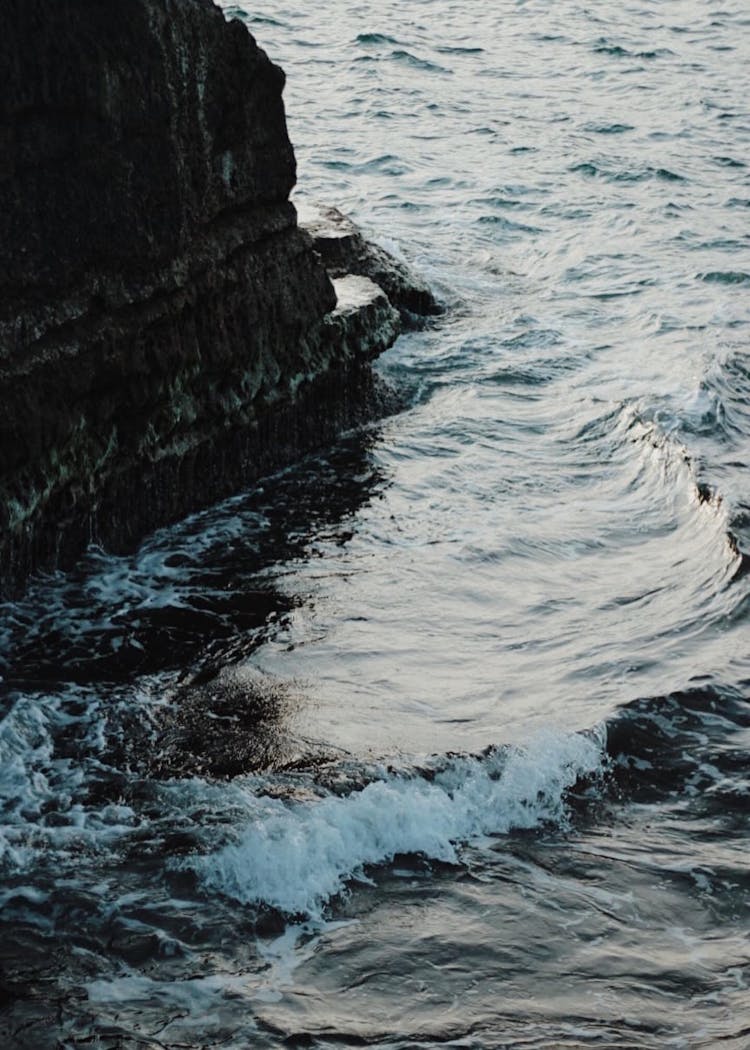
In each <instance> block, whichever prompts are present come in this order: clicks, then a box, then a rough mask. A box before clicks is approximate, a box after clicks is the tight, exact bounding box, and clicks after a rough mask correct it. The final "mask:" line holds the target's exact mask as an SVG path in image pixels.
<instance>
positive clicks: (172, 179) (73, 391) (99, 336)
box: [0, 0, 397, 593]
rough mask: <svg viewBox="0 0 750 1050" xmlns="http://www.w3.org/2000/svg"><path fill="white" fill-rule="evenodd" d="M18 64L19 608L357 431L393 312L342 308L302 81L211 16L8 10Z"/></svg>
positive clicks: (148, 2) (156, 1)
mask: <svg viewBox="0 0 750 1050" xmlns="http://www.w3.org/2000/svg"><path fill="white" fill-rule="evenodd" d="M0 68H1V69H3V71H4V77H3V91H2V93H0V593H3V592H5V593H8V592H10V591H12V590H13V589H15V588H17V587H18V586H19V585H21V584H22V583H23V581H24V579H25V577H26V576H27V575H28V573H29V572H30V571H32V570H34V569H35V568H39V567H52V566H56V565H65V564H67V563H69V562H70V561H71V560H72V559H73V558H74V557H75V555H76V554H77V553H79V552H80V550H81V549H82V548H83V547H84V546H85V545H86V543H88V542H90V541H92V540H93V541H98V542H101V543H103V544H105V545H107V546H109V547H111V548H113V549H115V550H118V549H123V548H126V547H128V546H129V545H131V544H132V543H133V542H134V541H135V540H136V539H137V538H138V537H140V536H141V535H142V534H143V533H144V532H145V531H146V530H148V529H150V528H152V527H154V526H156V525H159V524H162V523H164V522H166V521H169V520H173V519H175V518H176V517H178V516H179V515H181V514H184V513H185V512H187V511H189V510H191V509H194V508H195V507H197V506H201V505H205V504H206V503H208V502H210V501H211V500H214V499H216V498H218V497H221V496H223V495H226V494H228V493H229V492H231V491H232V490H233V489H235V488H237V487H238V486H239V485H241V484H243V483H246V482H247V481H248V480H251V479H252V478H253V477H256V476H258V475H259V474H261V473H263V472H264V471H267V470H269V469H273V468H274V467H277V466H279V465H281V464H283V463H284V462H286V461H288V460H289V459H290V458H292V457H293V456H294V455H296V454H298V453H299V452H300V451H303V450H304V449H306V448H308V447H310V446H311V445H314V444H315V443H316V442H319V441H321V440H325V439H327V438H330V437H331V436H332V435H333V433H335V431H336V429H337V428H338V427H340V426H341V425H343V424H347V423H351V422H352V421H354V420H355V419H356V418H357V417H358V414H359V413H361V412H363V411H366V410H367V409H366V407H364V408H363V405H365V406H366V402H367V399H368V398H372V396H373V386H372V378H371V376H370V374H369V372H368V370H367V369H366V367H365V364H366V361H367V359H368V358H370V357H372V356H374V355H376V354H377V353H379V352H380V351H381V350H382V349H384V348H385V347H386V346H387V345H389V344H390V342H392V341H393V339H394V338H395V335H396V332H397V315H396V313H395V311H394V310H393V309H392V308H391V306H390V304H389V303H388V301H387V299H386V298H385V296H384V295H383V294H382V293H381V292H380V290H379V289H376V288H375V287H374V286H373V285H370V286H369V288H368V287H364V286H362V284H361V281H362V278H357V279H356V280H358V281H360V285H359V287H358V289H357V290H356V293H355V294H354V296H352V288H351V284H350V285H349V286H348V287H344V288H343V290H344V291H345V292H346V293H347V294H346V296H344V297H342V303H341V305H340V306H339V307H338V308H337V306H336V303H337V295H336V292H335V290H334V286H333V284H332V282H331V280H330V279H329V277H328V275H327V273H326V271H325V269H324V267H323V264H322V263H321V260H320V258H319V256H318V255H317V254H316V253H315V252H314V251H313V249H312V246H311V241H310V238H309V236H308V235H307V234H306V233H305V232H304V231H302V230H300V229H299V228H298V226H297V222H296V214H295V211H294V208H293V207H292V205H291V204H290V203H289V201H288V196H289V192H290V190H291V188H292V186H293V184H294V179H295V162H294V154H293V151H292V147H291V145H290V142H289V139H288V136H287V132H286V124H285V117H284V109H283V103H282V99H281V92H282V88H283V83H284V76H283V73H282V72H281V70H280V69H279V68H278V67H276V66H274V65H273V64H272V63H271V62H270V61H269V59H268V58H267V56H266V55H265V53H264V52H263V51H262V50H260V49H259V48H258V47H257V45H256V44H255V41H254V40H253V38H252V37H251V36H250V34H249V33H248V32H247V30H246V29H245V28H244V26H242V25H241V24H240V23H238V22H229V23H227V22H226V21H225V20H224V17H223V15H222V13H221V12H220V11H219V10H218V8H216V7H215V6H214V5H213V3H212V2H211V0H119V2H117V3H114V2H112V3H110V2H106V3H104V2H102V0H75V2H69V3H64V4H63V3H60V0H3V4H2V6H1V7H0ZM347 280H348V281H349V282H351V280H352V279H345V281H344V285H345V286H346V281H347ZM365 284H367V282H365Z"/></svg>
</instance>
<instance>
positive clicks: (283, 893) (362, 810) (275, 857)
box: [177, 732, 603, 917]
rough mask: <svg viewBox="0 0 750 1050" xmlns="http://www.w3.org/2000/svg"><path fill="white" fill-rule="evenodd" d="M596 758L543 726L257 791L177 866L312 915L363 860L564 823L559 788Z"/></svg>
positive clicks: (216, 887) (591, 749)
mask: <svg viewBox="0 0 750 1050" xmlns="http://www.w3.org/2000/svg"><path fill="white" fill-rule="evenodd" d="M602 761H603V751H602V747H601V742H600V741H594V740H593V739H590V738H586V737H582V736H579V735H563V734H554V733H551V732H548V733H545V734H543V735H541V736H539V737H537V738H536V739H535V740H534V742H533V744H532V745H531V746H530V747H528V748H526V749H524V750H518V751H512V752H507V753H504V754H501V753H499V752H495V753H492V754H491V755H489V756H488V757H486V758H455V759H452V760H450V761H448V762H447V763H446V765H445V766H444V768H443V769H442V770H440V771H439V772H437V773H436V774H435V775H434V777H426V776H421V775H413V776H404V775H389V776H388V775H386V776H384V778H383V779H381V780H377V781H375V782H373V783H370V784H368V785H367V786H366V787H365V788H364V789H363V790H361V791H357V792H353V793H351V794H349V795H347V796H344V797H336V796H330V797H326V798H324V799H322V800H319V801H314V802H303V803H296V804H295V803H289V802H284V801H281V800H279V799H271V798H260V799H257V800H256V804H255V811H254V814H253V818H252V820H251V821H250V823H249V824H248V825H247V826H246V828H245V830H244V831H243V832H242V834H241V836H240V838H239V840H238V841H237V842H234V843H232V844H230V845H228V846H225V847H224V848H222V849H221V850H219V851H218V852H216V853H212V854H209V855H208V856H201V857H191V858H187V859H185V860H181V861H179V862H177V866H178V867H181V868H185V867H188V868H192V869H193V870H194V871H195V872H196V873H197V875H198V877H199V878H200V879H201V881H202V882H203V884H204V886H205V887H206V889H208V890H209V891H211V892H217V893H221V894H223V895H224V896H227V897H230V898H233V899H234V900H237V901H239V902H241V903H243V904H248V905H250V904H258V903H264V904H266V905H270V906H272V907H274V908H278V909H279V910H281V911H283V912H285V913H287V914H290V915H297V914H299V915H309V916H313V917H319V916H320V915H321V913H322V910H323V908H324V907H325V904H326V902H327V901H329V900H330V899H331V898H332V897H334V896H336V895H337V894H339V893H341V892H342V891H343V890H344V889H345V887H346V884H347V882H349V881H350V880H356V879H358V878H362V877H363V875H364V869H365V868H366V867H367V866H368V865H375V864H381V863H385V862H388V861H390V860H392V859H393V857H394V856H395V855H397V854H423V855H424V856H426V857H428V858H430V859H433V860H437V861H444V862H447V863H455V862H457V861H458V854H457V846H459V845H460V844H461V843H464V842H467V841H469V840H471V839H476V838H477V837H480V836H486V835H495V834H503V833H507V832H508V831H511V830H512V829H520V828H534V827H537V826H539V825H541V824H544V823H547V822H554V823H557V824H562V823H564V822H565V821H566V819H567V810H566V804H565V792H566V789H567V788H569V787H571V786H572V785H573V784H574V783H575V782H576V780H577V779H578V778H579V777H580V776H583V775H590V774H594V773H596V772H598V771H599V770H600V769H601V767H602Z"/></svg>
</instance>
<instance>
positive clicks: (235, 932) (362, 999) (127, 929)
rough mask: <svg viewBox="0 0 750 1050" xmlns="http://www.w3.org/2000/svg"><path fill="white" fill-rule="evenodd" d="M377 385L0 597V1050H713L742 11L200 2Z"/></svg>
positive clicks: (738, 690)
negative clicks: (304, 213)
mask: <svg viewBox="0 0 750 1050" xmlns="http://www.w3.org/2000/svg"><path fill="white" fill-rule="evenodd" d="M222 6H223V7H224V9H225V12H226V14H227V16H228V17H235V18H239V19H241V20H242V21H244V22H245V23H246V24H247V26H248V28H249V29H250V31H251V32H252V33H253V34H254V35H255V36H256V38H257V40H258V42H259V44H260V45H261V46H262V47H263V48H264V49H265V50H266V51H267V52H268V54H269V55H270V56H271V58H272V59H273V60H274V61H276V62H278V63H279V64H280V65H282V66H283V68H284V69H285V71H286V74H287V86H286V90H285V100H286V108H287V118H288V124H289V130H290V136H291V138H292V141H293V142H294V144H295V149H296V154H297V160H298V186H297V189H296V191H295V200H297V201H298V202H299V203H300V205H302V204H304V203H305V201H306V200H312V201H321V202H323V203H326V204H335V205H336V206H337V207H339V208H340V209H341V210H343V211H344V212H346V213H347V214H349V215H351V216H352V217H353V218H354V219H355V220H356V221H357V222H358V223H359V224H360V225H361V226H362V228H363V229H364V230H365V231H366V233H367V234H368V235H369V236H370V237H371V238H372V239H374V240H375V241H377V242H378V243H381V244H382V245H384V246H385V247H386V248H388V249H389V250H391V251H392V252H394V253H395V254H396V255H397V256H398V257H400V258H402V259H404V260H405V261H406V262H408V264H409V265H410V266H411V267H412V268H413V269H414V270H415V271H416V272H417V273H419V274H420V275H422V276H423V277H424V278H426V280H427V281H428V282H429V283H430V285H431V287H432V288H433V289H434V290H435V292H436V293H437V294H438V296H439V297H440V299H441V300H442V302H443V303H444V304H445V307H446V311H445V314H444V315H443V316H441V317H439V318H436V319H434V320H431V321H430V322H429V323H428V324H427V325H426V326H425V327H424V328H423V329H422V330H421V331H414V332H409V333H407V334H405V335H403V336H402V337H401V338H400V339H399V340H398V342H397V343H396V345H395V346H394V347H393V348H392V349H391V350H390V351H388V352H387V353H386V354H385V355H384V356H383V357H382V358H381V359H380V361H379V362H378V364H377V368H378V370H379V371H380V372H381V374H382V375H383V376H384V377H385V379H386V380H387V381H388V382H390V383H391V384H392V385H393V386H394V387H396V388H397V389H398V391H399V392H400V394H401V396H402V398H403V400H404V403H405V408H404V410H403V411H402V412H400V413H398V414H396V415H393V416H390V417H389V418H387V419H385V420H381V421H379V422H377V423H374V424H373V425H371V426H369V427H365V428H363V429H360V430H357V431H354V432H350V433H348V434H345V435H344V436H343V437H342V439H341V440H340V441H339V442H338V443H337V444H336V445H335V446H333V447H331V448H329V449H326V450H324V451H323V452H321V453H320V454H318V455H315V456H311V457H309V458H307V459H305V460H304V461H303V462H301V463H299V464H297V465H296V466H294V467H292V468H290V469H288V470H286V471H283V472H281V473H279V474H278V475H275V476H274V477H270V478H267V479H264V481H263V482H262V483H261V484H259V485H257V486H255V487H253V488H252V489H250V490H248V491H247V492H244V493H239V494H238V495H237V496H235V497H233V498H232V499H230V500H228V501H226V502H224V503H222V504H220V505H218V506H216V507H213V508H211V509H209V510H206V511H204V512H202V513H200V514H196V515H194V516H192V517H191V518H189V519H187V520H186V521H185V522H183V523H181V524H180V525H178V526H175V527H173V528H169V529H164V530H162V531H160V532H158V533H156V534H155V535H153V536H151V537H149V538H148V539H147V540H146V541H145V542H144V543H143V544H142V546H141V548H140V549H139V550H138V551H137V552H136V553H135V554H134V555H132V556H128V557H115V556H112V555H109V554H107V553H105V552H103V551H99V550H91V551H90V552H89V554H88V555H87V556H86V558H85V559H84V560H83V561H82V562H81V564H80V566H79V567H78V568H77V569H76V570H75V571H73V572H70V573H68V574H65V575H63V574H57V575H54V576H47V577H40V578H38V579H37V580H35V581H34V583H33V585H32V586H31V588H30V590H29V593H28V594H27V596H26V597H25V598H24V599H22V600H20V601H17V602H14V603H6V604H5V605H4V606H3V607H2V609H0V675H1V676H2V679H1V680H0V718H1V719H2V720H1V721H0V797H1V799H2V806H1V808H0V865H1V866H2V881H1V883H0V901H2V912H1V915H0V922H1V923H2V938H1V939H0V1033H3V1035H2V1045H3V1046H4V1047H9V1048H19V1050H21V1048H30V1050H46V1048H48V1047H49V1048H53V1047H54V1048H66V1050H67V1048H78V1047H96V1048H101V1050H115V1048H118V1050H121V1048H128V1050H130V1048H149V1050H154V1048H161V1050H163V1048H170V1050H172V1048H178V1047H179V1048H185V1047H187V1048H198V1047H201V1048H208V1047H210V1048H221V1050H246V1048H249V1047H252V1048H256V1047H257V1048H273V1047H299V1048H301V1047H313V1048H315V1050H332V1048H341V1047H356V1046H367V1047H377V1048H381V1050H407V1048H408V1050H417V1048H419V1050H422V1048H432V1047H444V1048H454V1047H455V1048H459V1047H460V1048H472V1050H473V1048H478V1050H484V1048H487V1050H490V1048H511V1047H512V1048H516V1047H518V1048H521V1047H522V1048H532V1047H537V1048H557V1047H570V1048H573V1047H574V1048H583V1047H607V1048H615V1047H617V1048H621V1047H628V1048H664V1047H686V1048H690V1050H693V1048H722V1050H745V1048H747V1047H748V1046H750V865H749V860H748V858H749V854H748V842H749V840H748V832H749V830H750V829H749V820H750V704H749V703H748V695H749V693H748V690H749V689H750V631H748V617H749V614H750V583H749V579H750V573H749V572H748V568H749V567H750V471H748V463H749V462H750V349H749V347H750V343H749V336H750V170H749V168H748V163H750V150H749V149H748V146H749V144H750V110H749V109H748V98H750V9H749V8H748V6H747V4H746V2H745V0H624V2H621V3H614V2H613V0H602V2H600V3H598V4H593V3H581V2H577V0H557V2H556V3H549V2H545V0H516V2H510V0H500V2H498V3H496V4H492V5H489V4H486V5H485V4H472V3H461V4H460V3H457V2H454V0H402V2H401V3H396V2H395V0H383V2H382V3H381V4H378V5H375V6H373V5H370V4H358V3H353V4H352V3H350V4H344V3H342V2H340V0H331V2H330V3H328V4H326V5H324V6H323V7H316V6H314V5H301V4H299V5H296V4H290V3H284V2H276V0H262V2H260V3H258V4H249V3H244V2H243V3H240V4H235V3H232V4H229V3H224V4H223V5H222Z"/></svg>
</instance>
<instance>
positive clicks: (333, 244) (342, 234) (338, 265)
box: [297, 201, 443, 327]
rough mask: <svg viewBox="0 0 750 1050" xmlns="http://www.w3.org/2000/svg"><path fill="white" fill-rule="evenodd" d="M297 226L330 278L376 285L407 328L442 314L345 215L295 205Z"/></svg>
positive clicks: (306, 204)
mask: <svg viewBox="0 0 750 1050" xmlns="http://www.w3.org/2000/svg"><path fill="white" fill-rule="evenodd" d="M297 213H298V216H299V223H300V226H302V228H303V229H305V230H306V231H307V232H308V233H309V234H310V236H311V237H312V241H313V245H314V246H315V250H316V251H317V252H318V253H319V254H320V257H321V259H322V260H323V262H324V264H325V267H326V270H327V271H328V273H329V275H330V276H331V277H334V278H336V277H343V276H344V275H346V274H359V275H361V276H362V277H369V278H370V280H372V281H374V282H375V284H377V285H379V286H380V287H381V288H382V289H383V291H384V292H385V294H386V295H387V296H388V299H389V300H390V301H391V303H392V304H393V305H394V306H395V307H396V308H397V309H398V310H399V312H400V314H401V318H402V321H403V322H404V323H405V324H406V325H407V326H409V327H415V326H418V324H419V318H423V317H429V316H434V315H436V314H441V313H442V312H443V308H442V306H441V305H440V303H439V302H438V301H437V299H436V298H435V296H434V295H433V294H432V292H431V291H430V289H429V288H428V287H427V285H426V284H425V283H424V281H421V280H420V279H419V278H418V277H416V276H415V275H414V274H413V273H412V272H411V271H410V270H409V269H408V267H406V266H405V265H404V264H403V263H402V262H400V261H399V260H398V259H396V258H395V257H394V256H393V255H391V254H390V252H387V251H386V250H385V248H381V247H380V246H379V245H376V244H371V243H370V242H369V241H367V240H365V238H364V237H363V236H362V232H361V230H360V229H359V227H358V226H356V225H355V223H353V222H352V220H351V219H349V218H348V217H347V216H346V215H344V214H343V213H342V212H340V211H339V210H338V208H333V207H330V206H327V205H322V204H317V203H312V202H309V201H303V202H301V203H298V204H297Z"/></svg>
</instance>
